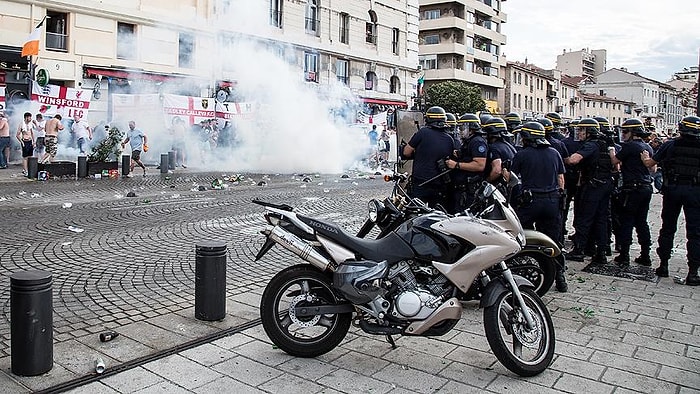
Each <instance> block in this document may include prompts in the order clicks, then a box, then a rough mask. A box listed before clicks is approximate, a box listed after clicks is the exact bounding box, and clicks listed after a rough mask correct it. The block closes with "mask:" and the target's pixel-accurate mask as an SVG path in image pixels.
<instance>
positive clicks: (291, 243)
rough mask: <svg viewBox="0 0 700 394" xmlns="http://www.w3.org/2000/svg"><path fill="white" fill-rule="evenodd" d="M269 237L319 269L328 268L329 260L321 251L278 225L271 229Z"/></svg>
mask: <svg viewBox="0 0 700 394" xmlns="http://www.w3.org/2000/svg"><path fill="white" fill-rule="evenodd" d="M269 237H270V239H272V240H273V241H275V242H277V243H278V244H279V245H281V246H282V247H283V248H285V249H287V250H288V251H290V252H292V253H294V254H296V255H297V256H299V257H301V258H302V259H304V260H306V261H308V262H309V263H311V264H312V265H314V266H315V267H317V268H319V269H320V270H321V271H325V270H326V269H328V266H329V265H331V262H330V261H329V260H328V259H327V258H325V257H324V256H323V255H322V254H321V253H319V252H317V251H316V250H315V249H314V248H313V247H312V246H311V245H309V244H307V243H306V242H304V241H302V240H301V238H299V237H297V236H296V235H294V234H292V233H290V232H289V231H287V230H285V229H283V228H281V227H279V226H275V227H274V228H273V229H272V231H271V232H270V235H269Z"/></svg>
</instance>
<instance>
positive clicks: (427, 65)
mask: <svg viewBox="0 0 700 394" xmlns="http://www.w3.org/2000/svg"><path fill="white" fill-rule="evenodd" d="M418 64H420V66H421V67H422V68H423V70H434V69H436V68H437V55H422V56H418Z"/></svg>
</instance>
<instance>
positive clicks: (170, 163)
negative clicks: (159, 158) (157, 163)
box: [168, 150, 177, 170]
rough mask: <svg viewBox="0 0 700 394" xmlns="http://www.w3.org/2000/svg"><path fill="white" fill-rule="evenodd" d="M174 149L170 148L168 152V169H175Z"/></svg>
mask: <svg viewBox="0 0 700 394" xmlns="http://www.w3.org/2000/svg"><path fill="white" fill-rule="evenodd" d="M176 153H177V152H175V151H174V150H171V151H170V152H168V169H170V170H174V169H175V159H176V156H175V154H176Z"/></svg>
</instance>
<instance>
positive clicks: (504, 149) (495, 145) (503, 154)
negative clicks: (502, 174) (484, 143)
mask: <svg viewBox="0 0 700 394" xmlns="http://www.w3.org/2000/svg"><path fill="white" fill-rule="evenodd" d="M488 146H489V152H488V156H487V157H486V167H485V168H484V176H485V177H488V176H489V175H490V174H491V170H493V161H494V160H498V159H500V160H501V166H503V165H504V164H505V163H512V162H513V157H515V153H516V151H515V147H514V146H513V145H511V144H510V143H508V142H506V141H504V140H502V139H498V140H496V141H494V142H492V143H490V144H489V145H488Z"/></svg>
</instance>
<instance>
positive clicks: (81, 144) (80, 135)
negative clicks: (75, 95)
mask: <svg viewBox="0 0 700 394" xmlns="http://www.w3.org/2000/svg"><path fill="white" fill-rule="evenodd" d="M73 119H74V121H73V126H72V127H71V130H72V131H73V133H74V134H75V138H76V139H77V141H78V150H80V154H81V155H85V147H86V145H87V140H88V139H90V140H92V129H91V128H90V125H89V124H88V122H86V121H84V120H83V119H82V118H81V117H80V115H75V118H73Z"/></svg>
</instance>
